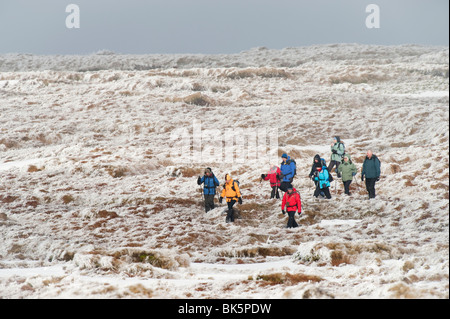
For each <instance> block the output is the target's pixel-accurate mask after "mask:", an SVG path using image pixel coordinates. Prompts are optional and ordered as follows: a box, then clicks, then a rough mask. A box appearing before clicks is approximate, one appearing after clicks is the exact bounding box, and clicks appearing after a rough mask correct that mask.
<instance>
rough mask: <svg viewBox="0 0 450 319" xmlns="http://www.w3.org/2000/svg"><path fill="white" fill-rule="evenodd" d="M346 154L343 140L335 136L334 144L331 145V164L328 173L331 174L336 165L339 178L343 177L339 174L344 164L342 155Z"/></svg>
mask: <svg viewBox="0 0 450 319" xmlns="http://www.w3.org/2000/svg"><path fill="white" fill-rule="evenodd" d="M344 153H345V145H344V143H342V142H341V138H340V137H339V136H335V137H334V138H333V143H331V159H330V164H329V165H328V172H329V173H330V174H331V170H332V169H333V167H334V166H335V165H336V170H335V172H336V174H337V177H338V178H340V177H341V175H340V174H339V172H338V168H339V165H341V162H342V155H344Z"/></svg>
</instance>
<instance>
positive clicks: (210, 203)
mask: <svg viewBox="0 0 450 319" xmlns="http://www.w3.org/2000/svg"><path fill="white" fill-rule="evenodd" d="M204 196H205V213H207V212H209V211H210V210H211V209H214V196H215V195H214V194H211V195H204Z"/></svg>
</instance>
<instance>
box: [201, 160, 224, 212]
mask: <svg viewBox="0 0 450 319" xmlns="http://www.w3.org/2000/svg"><path fill="white" fill-rule="evenodd" d="M197 184H198V185H201V184H204V185H203V195H204V197H205V212H206V213H207V212H208V211H210V210H211V209H214V196H215V195H216V187H217V186H219V180H218V179H217V177H216V176H215V175H214V174H213V172H212V170H211V168H209V167H207V168H206V169H205V175H203V177H200V176H199V177H198V179H197Z"/></svg>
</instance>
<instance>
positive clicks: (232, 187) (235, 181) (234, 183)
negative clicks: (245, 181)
mask: <svg viewBox="0 0 450 319" xmlns="http://www.w3.org/2000/svg"><path fill="white" fill-rule="evenodd" d="M236 184H237V186H238V187H239V181H238V180H236V179H235V180H234V181H233V186H231V189H232V190H233V191H234V192H235V191H236V187H234V185H236Z"/></svg>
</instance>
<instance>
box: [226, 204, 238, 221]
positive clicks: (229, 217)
mask: <svg viewBox="0 0 450 319" xmlns="http://www.w3.org/2000/svg"><path fill="white" fill-rule="evenodd" d="M234 204H236V201H235V200H231V201H229V202H227V205H228V212H227V218H226V219H225V221H226V222H227V223H229V222H234V211H233V206H234Z"/></svg>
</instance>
